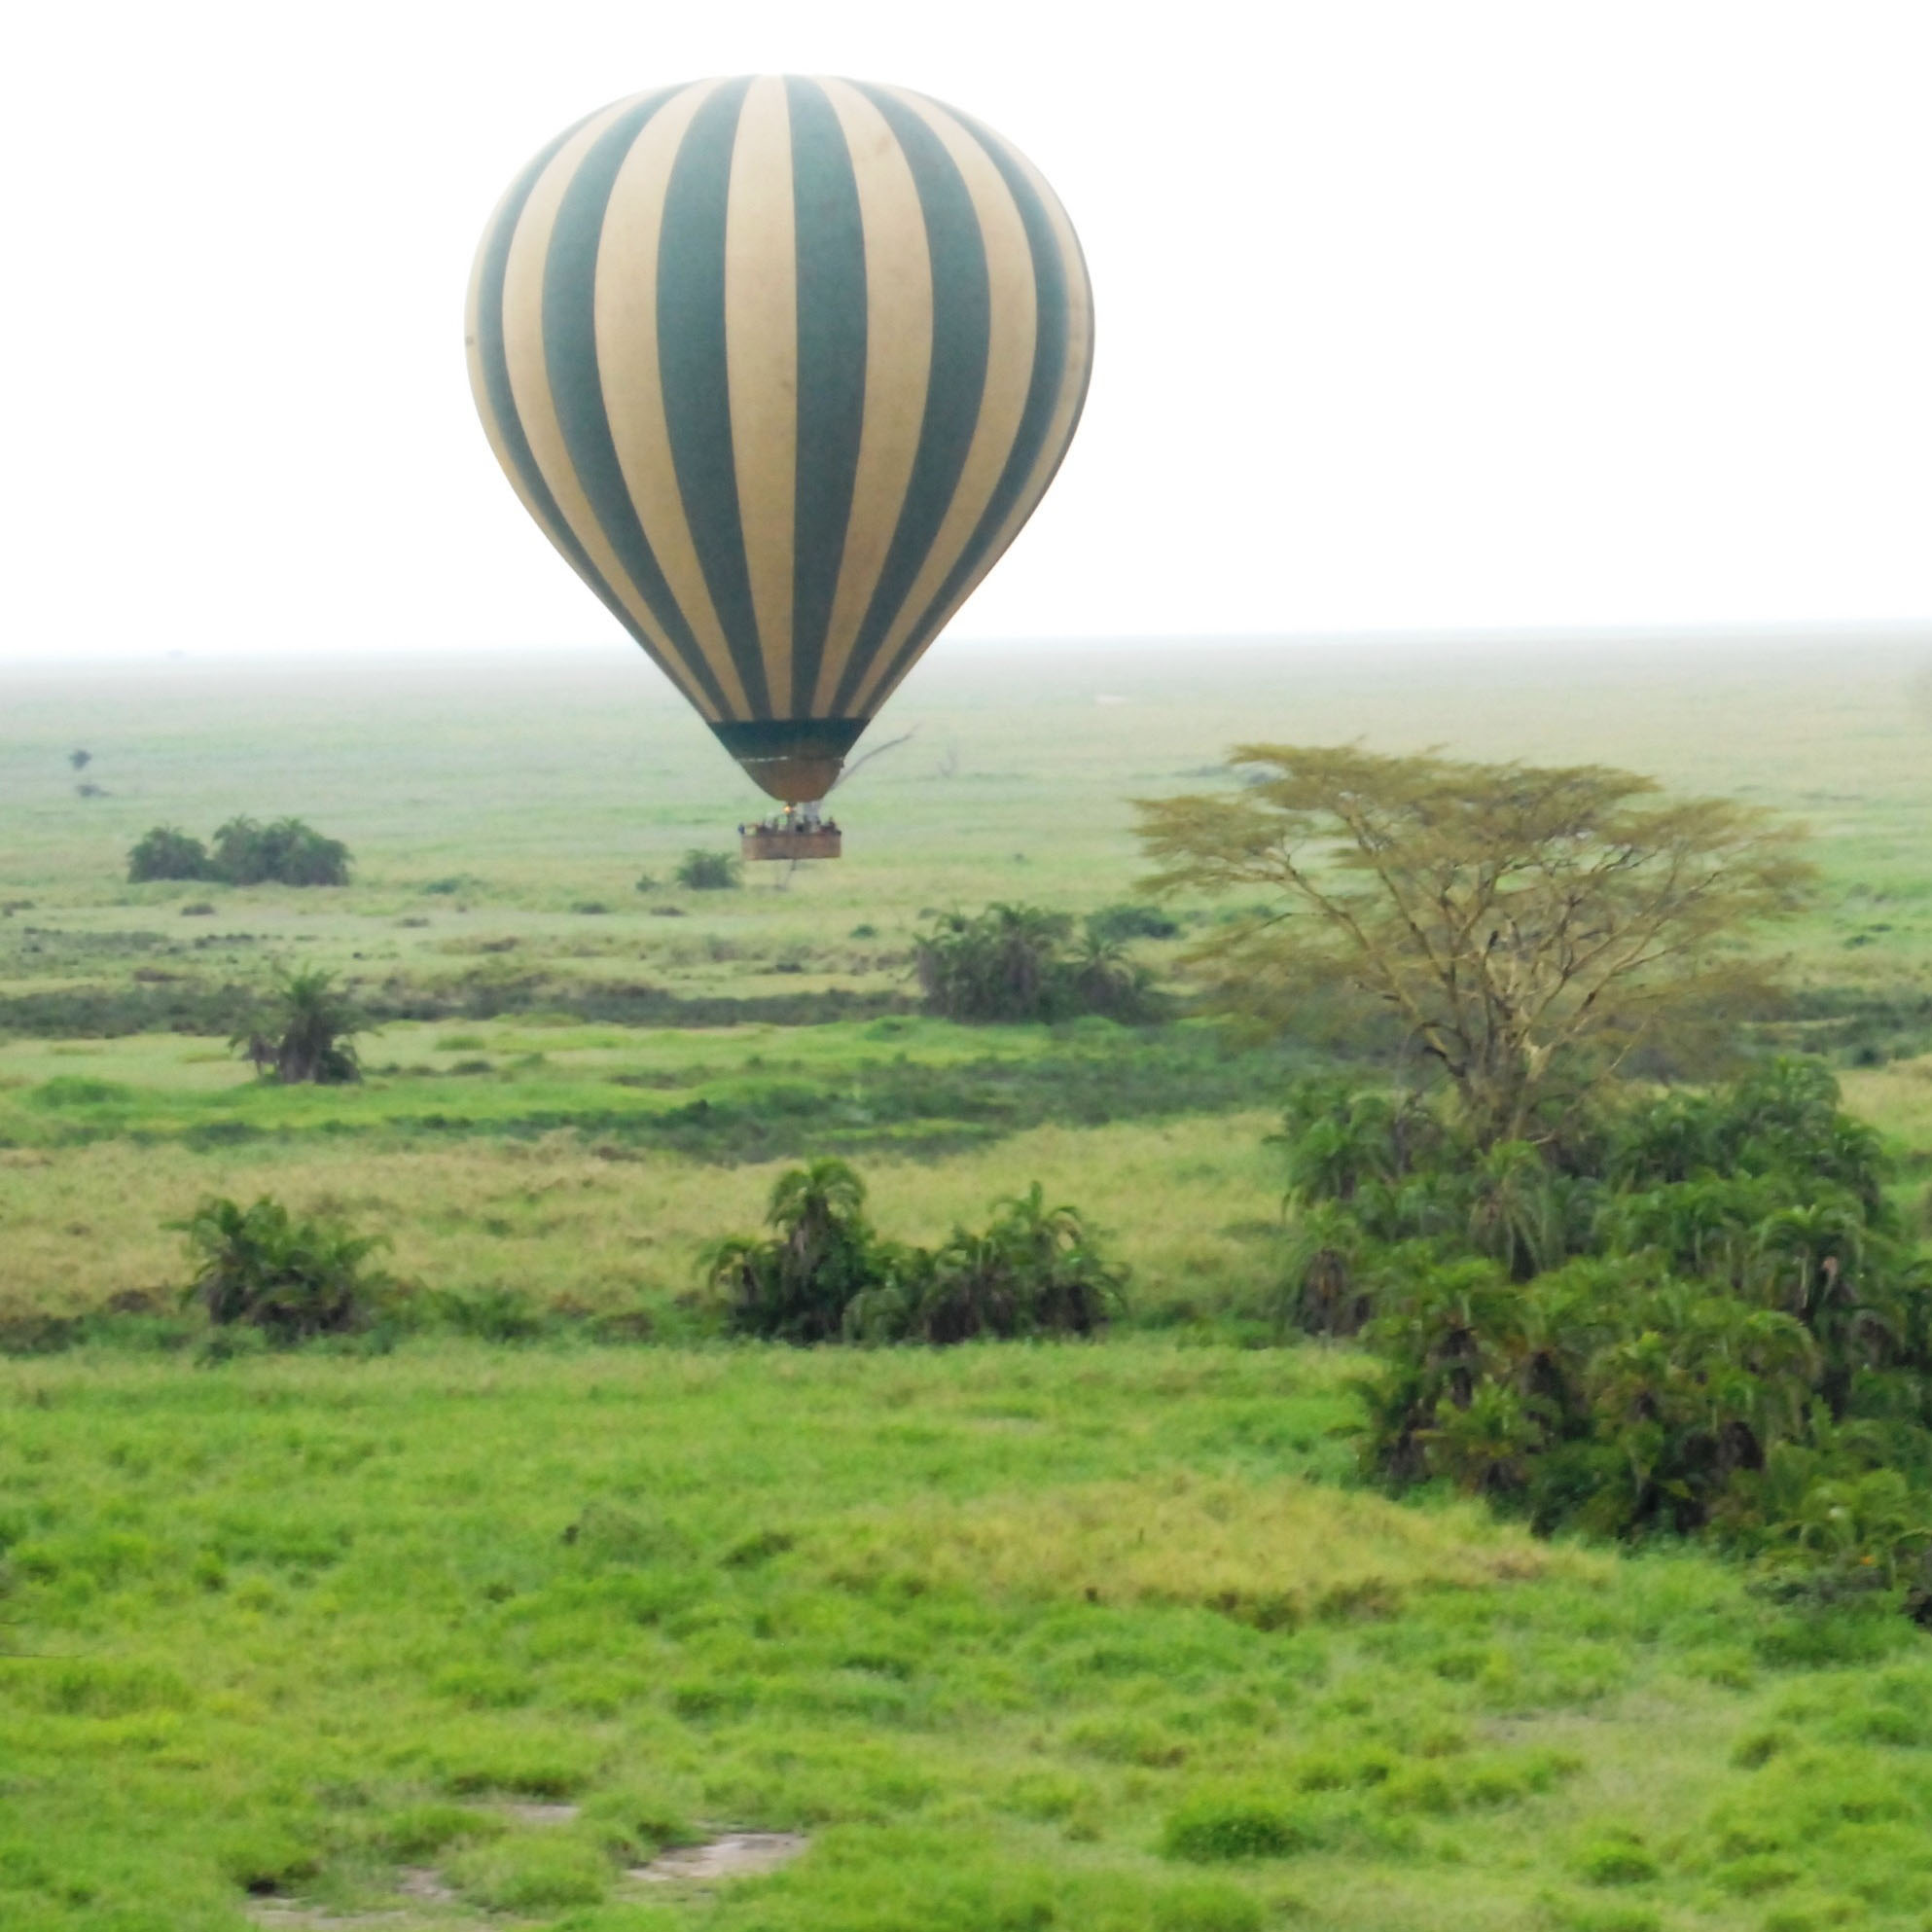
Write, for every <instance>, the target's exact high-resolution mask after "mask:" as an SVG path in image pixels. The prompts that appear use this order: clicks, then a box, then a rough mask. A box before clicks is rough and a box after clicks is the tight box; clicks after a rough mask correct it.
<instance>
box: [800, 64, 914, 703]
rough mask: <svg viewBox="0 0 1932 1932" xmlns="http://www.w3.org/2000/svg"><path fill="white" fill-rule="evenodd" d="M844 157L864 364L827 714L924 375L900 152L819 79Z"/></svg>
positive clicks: (888, 529)
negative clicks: (852, 205)
mask: <svg viewBox="0 0 1932 1932" xmlns="http://www.w3.org/2000/svg"><path fill="white" fill-rule="evenodd" d="M821 86H822V88H823V89H824V93H825V97H826V100H827V102H828V103H829V104H830V105H831V108H832V111H833V113H834V115H835V116H836V117H837V119H838V122H839V129H840V132H841V135H842V136H843V138H844V142H845V147H846V152H847V153H848V155H849V156H850V158H851V163H852V185H853V189H854V192H855V193H856V195H857V197H858V202H859V225H860V238H861V244H862V249H863V254H864V259H865V277H866V280H865V304H866V308H865V313H866V365H865V390H864V401H863V405H862V407H861V410H860V417H859V453H858V458H857V463H856V467H855V468H854V470H853V473H852V502H851V510H850V513H849V515H848V517H847V519H846V526H845V538H844V544H843V548H842V549H841V553H840V557H839V577H838V582H837V584H836V585H835V587H834V590H833V594H832V612H831V615H830V617H829V618H828V619H827V620H826V628H825V651H824V655H823V658H822V660H821V662H820V664H819V671H818V680H817V683H816V685H815V687H814V690H813V695H812V700H811V714H812V716H814V717H820V718H823V717H829V716H831V715H833V714H834V713H835V711H836V708H837V707H836V706H835V704H834V702H833V699H834V697H835V695H836V693H837V692H838V690H839V688H840V685H841V681H842V679H843V677H844V674H845V667H846V665H847V664H848V663H849V662H850V661H851V655H852V650H853V647H854V646H855V644H856V643H857V642H858V637H859V629H860V626H862V625H863V624H864V623H865V619H866V613H867V611H869V610H870V609H871V608H872V604H873V599H874V597H875V596H876V594H877V590H878V580H879V575H880V573H881V572H882V571H883V570H884V568H885V560H886V556H887V554H888V552H889V551H890V550H891V547H892V537H893V532H894V531H895V530H896V529H897V528H898V525H899V512H900V508H901V506H902V505H903V504H904V502H905V499H906V486H907V484H908V483H909V482H910V481H911V479H912V465H913V462H914V461H915V460H916V458H917V456H918V453H919V431H920V427H921V425H922V424H923V423H924V421H925V412H926V392H927V388H928V386H929V383H930V380H931V372H932V338H933V281H932V264H931V256H930V252H929V250H928V248H927V246H926V224H925V216H924V214H923V213H922V212H921V210H920V206H919V191H918V187H917V184H916V183H915V182H914V181H913V179H912V166H911V164H910V163H909V162H908V161H907V160H906V156H905V152H904V150H903V149H901V147H900V146H899V143H898V141H897V140H896V139H895V138H894V137H893V133H892V129H891V128H890V127H888V126H887V125H886V124H885V119H884V117H883V116H882V115H881V114H880V113H879V111H878V109H877V108H876V107H875V106H873V104H872V103H871V101H869V100H867V99H866V97H865V96H864V94H862V93H861V92H860V91H859V90H858V89H857V88H855V87H853V86H852V85H851V84H850V83H849V82H846V81H832V80H828V81H825V82H823V83H821Z"/></svg>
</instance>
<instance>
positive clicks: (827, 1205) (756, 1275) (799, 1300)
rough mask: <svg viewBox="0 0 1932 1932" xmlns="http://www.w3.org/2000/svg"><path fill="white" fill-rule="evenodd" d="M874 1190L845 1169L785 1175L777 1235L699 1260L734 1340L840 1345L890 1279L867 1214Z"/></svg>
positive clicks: (776, 1198) (774, 1207)
mask: <svg viewBox="0 0 1932 1932" xmlns="http://www.w3.org/2000/svg"><path fill="white" fill-rule="evenodd" d="M865 1201H866V1185H865V1182H864V1181H862V1180H861V1179H860V1178H859V1176H858V1175H857V1174H856V1173H855V1172H854V1171H853V1170H852V1169H851V1168H850V1167H849V1166H848V1165H846V1163H844V1162H843V1161H830V1160H828V1161H813V1162H811V1163H808V1164H807V1165H805V1166H803V1167H793V1168H791V1169H790V1170H789V1171H787V1172H786V1173H783V1174H781V1175H779V1177H778V1179H777V1181H776V1182H775V1183H774V1184H773V1186H772V1189H771V1199H770V1202H769V1206H768V1207H767V1208H766V1212H765V1221H766V1226H767V1227H769V1229H770V1230H771V1231H772V1232H771V1234H769V1235H768V1236H765V1237H759V1236H756V1235H736V1234H734V1235H727V1236H725V1237H724V1238H723V1239H721V1240H717V1241H713V1242H711V1243H710V1244H709V1245H708V1246H707V1247H706V1248H705V1249H704V1250H703V1251H702V1252H701V1254H700V1255H699V1258H698V1265H699V1267H700V1268H701V1269H702V1270H703V1273H704V1276H705V1279H706V1281H707V1282H708V1283H709V1285H710V1286H711V1287H712V1288H713V1289H714V1290H717V1291H719V1292H721V1293H723V1295H724V1296H725V1298H726V1310H725V1321H726V1326H727V1327H728V1328H729V1329H730V1331H731V1332H732V1333H733V1335H747V1336H756V1337H757V1338H759V1340H761V1341H765V1342H800V1343H808V1342H834V1341H837V1340H838V1339H839V1338H840V1336H841V1334H842V1333H843V1328H844V1319H845V1310H846V1308H847V1307H848V1306H850V1304H851V1303H852V1302H853V1300H854V1299H855V1298H856V1297H857V1296H859V1295H860V1294H862V1293H863V1292H865V1291H866V1290H867V1289H869V1288H874V1287H877V1285H879V1283H880V1282H881V1280H883V1279H884V1278H886V1277H887V1275H888V1274H889V1272H890V1269H889V1257H888V1256H887V1255H886V1254H885V1253H884V1252H883V1251H882V1250H881V1247H880V1243H879V1241H878V1238H877V1235H876V1234H874V1233H873V1229H872V1224H871V1222H870V1221H868V1220H867V1218H866V1212H865Z"/></svg>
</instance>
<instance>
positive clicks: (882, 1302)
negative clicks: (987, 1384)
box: [701, 1161, 1127, 1343]
mask: <svg viewBox="0 0 1932 1932" xmlns="http://www.w3.org/2000/svg"><path fill="white" fill-rule="evenodd" d="M865 1199H866V1190H865V1183H864V1182H863V1181H862V1180H861V1179H860V1178H859V1176H858V1175H857V1174H856V1173H854V1172H853V1171H852V1169H851V1168H850V1167H848V1166H847V1165H846V1164H845V1163H844V1162H842V1161H814V1162H812V1163H810V1164H809V1165H807V1166H804V1167H794V1168H793V1169H791V1171H790V1172H788V1173H786V1174H783V1175H781V1176H780V1177H779V1179H778V1181H777V1183H776V1185H775V1186H774V1187H773V1189H772V1191H771V1203H770V1207H769V1211H768V1213H767V1215H766V1223H767V1225H768V1227H769V1228H770V1230H771V1233H770V1234H769V1235H763V1236H760V1235H733V1236H729V1237H728V1238H726V1239H724V1240H720V1241H715V1242H713V1243H712V1244H711V1245H710V1247H709V1248H707V1249H706V1250H705V1252H704V1255H703V1257H702V1262H701V1265H702V1267H703V1270H704V1273H705V1277H706V1279H707V1281H708V1282H709V1284H710V1286H711V1287H712V1288H713V1289H714V1290H715V1291H717V1292H718V1293H720V1294H721V1295H722V1296H723V1297H724V1299H725V1308H726V1322H727V1326H728V1327H729V1328H730V1330H731V1332H732V1333H733V1334H734V1335H745V1336H756V1337H758V1338H760V1339H761V1340H764V1341H769V1342H798V1343H810V1342H840V1341H850V1342H936V1343H946V1342H966V1341H970V1340H972V1339H973V1338H974V1337H976V1336H993V1337H1001V1338H1006V1339H1011V1338H1015V1337H1020V1336H1035V1335H1091V1334H1093V1333H1095V1332H1096V1331H1097V1330H1099V1329H1101V1328H1103V1327H1105V1326H1106V1324H1107V1323H1108V1322H1109V1321H1110V1320H1112V1319H1113V1318H1114V1316H1116V1315H1117V1314H1119V1313H1120V1312H1122V1310H1123V1307H1124V1296H1125V1291H1126V1287H1127V1274H1126V1270H1123V1269H1120V1268H1117V1267H1116V1266H1114V1265H1113V1264H1112V1263H1111V1262H1110V1261H1109V1260H1108V1259H1107V1258H1106V1256H1105V1255H1104V1254H1103V1253H1102V1252H1101V1250H1100V1247H1099V1245H1098V1243H1097V1242H1096V1241H1095V1239H1094V1237H1093V1234H1092V1233H1091V1230H1090V1229H1089V1228H1088V1226H1087V1224H1086V1222H1085V1221H1084V1220H1083V1219H1082V1218H1081V1216H1080V1214H1079V1213H1078V1212H1077V1210H1075V1209H1073V1208H1071V1207H1049V1206H1048V1205H1047V1204H1046V1199H1045V1197H1044V1196H1043V1195H1042V1193H1041V1190H1040V1187H1039V1184H1038V1183H1037V1182H1035V1183H1034V1185H1033V1187H1032V1188H1031V1190H1030V1191H1029V1192H1028V1193H1026V1194H1024V1195H1022V1196H1020V1198H1019V1199H1014V1200H1007V1201H1002V1202H1000V1203H999V1204H998V1206H997V1207H996V1208H995V1210H994V1213H993V1218H992V1220H991V1222H990V1223H989V1224H988V1225H987V1226H986V1227H985V1228H984V1230H982V1231H980V1232H978V1233H974V1232H973V1231H971V1230H969V1229H965V1228H955V1229H954V1230H953V1232H952V1234H951V1235H950V1237H949V1238H948V1239H947V1240H946V1241H944V1242H942V1243H941V1245H940V1246H939V1247H937V1248H921V1247H912V1246H908V1245H906V1244H904V1243H902V1242H898V1241H888V1240H884V1239H881V1238H880V1236H879V1235H878V1234H877V1233H876V1232H875V1230H874V1229H873V1226H872V1224H871V1222H870V1221H869V1220H868V1219H867V1216H866V1211H865Z"/></svg>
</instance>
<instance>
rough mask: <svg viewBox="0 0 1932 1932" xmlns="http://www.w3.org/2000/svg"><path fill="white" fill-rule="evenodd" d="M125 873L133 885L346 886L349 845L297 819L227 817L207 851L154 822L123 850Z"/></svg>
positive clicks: (186, 837) (179, 832) (205, 848)
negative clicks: (161, 881) (266, 821)
mask: <svg viewBox="0 0 1932 1932" xmlns="http://www.w3.org/2000/svg"><path fill="white" fill-rule="evenodd" d="M127 877H128V879H129V880H130V881H131V882H133V883H135V884H139V883H141V882H142V881H143V880H146V879H155V878H195V879H220V880H221V881H223V882H224V883H225V884H228V885H261V884H264V883H268V882H273V883H275V884H278V885H346V884H347V883H348V882H349V848H348V847H347V846H346V845H344V844H343V843H342V842H341V841H340V839H325V838H324V837H323V836H322V835H321V833H319V832H317V831H315V830H314V829H313V828H312V827H310V826H307V825H304V823H303V821H302V820H301V819H299V818H280V819H277V820H276V821H275V822H274V823H273V824H272V825H259V824H257V823H256V821H255V820H254V819H252V818H232V819H230V820H229V822H228V823H227V824H226V825H224V826H222V827H221V828H220V829H219V830H218V831H217V832H216V834H215V840H214V849H213V850H212V851H210V850H209V849H208V847H207V846H205V845H203V844H202V842H201V841H200V840H198V839H195V838H191V837H190V836H189V835H188V834H187V833H185V832H182V831H179V830H177V829H176V828H175V827H173V826H171V825H157V826H155V827H154V828H153V829H152V830H151V831H149V832H147V833H145V834H144V835H143V836H142V838H141V840H140V841H139V842H138V843H137V844H136V845H135V846H134V849H133V850H132V851H131V852H129V853H128V855H127Z"/></svg>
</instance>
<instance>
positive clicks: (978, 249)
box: [832, 87, 991, 716]
mask: <svg viewBox="0 0 1932 1932" xmlns="http://www.w3.org/2000/svg"><path fill="white" fill-rule="evenodd" d="M860 91H861V92H862V93H863V94H864V95H865V96H866V98H867V99H868V100H869V101H871V103H872V104H873V106H874V107H876V108H877V110H878V112H879V114H880V115H881V116H882V117H883V119H884V121H885V124H886V125H887V126H888V127H890V128H891V130H892V134H893V138H894V139H895V140H896V141H897V142H898V143H899V147H900V150H901V152H902V153H903V154H904V155H905V157H906V160H907V161H908V163H909V164H910V165H911V167H912V183H913V186H914V187H915V188H916V189H917V191H918V197H919V209H920V212H921V214H922V215H923V217H924V219H925V226H926V250H927V257H928V260H929V261H930V263H931V266H932V288H933V335H932V344H933V346H932V373H931V376H930V379H929V381H928V383H927V387H926V407H925V416H924V420H923V421H922V422H921V423H920V425H919V448H918V454H917V455H916V456H915V457H914V458H913V461H912V477H911V478H910V479H909V481H908V483H907V486H906V495H905V499H904V501H903V502H902V503H901V505H900V509H899V520H898V527H897V528H896V529H895V530H894V532H893V535H892V543H891V546H890V548H889V549H888V550H887V552H886V557H885V566H884V568H883V569H882V570H881V571H880V573H879V581H878V587H877V590H875V591H874V593H873V600H872V606H871V608H870V609H869V610H868V611H867V612H866V616H865V622H864V623H863V624H862V625H861V626H860V627H859V635H858V638H857V640H856V641H855V642H854V644H853V647H852V654H851V657H850V658H849V659H848V660H847V662H846V664H845V670H844V675H843V676H842V677H841V679H840V682H839V688H838V691H837V692H836V693H835V695H834V698H833V702H832V710H833V713H834V715H835V716H836V715H839V714H841V713H843V712H847V711H850V710H852V709H853V708H854V705H853V700H854V698H857V696H858V693H859V688H860V686H861V685H862V683H863V682H864V680H865V677H866V674H867V673H868V672H869V671H870V670H871V669H872V662H873V659H874V658H875V657H876V656H877V652H878V649H879V646H880V644H881V643H883V641H884V639H885V635H886V633H887V631H888V630H889V629H890V628H891V626H892V621H893V619H894V618H895V617H896V616H897V615H898V613H899V609H900V607H901V605H902V604H904V602H905V601H906V596H907V593H908V592H909V591H910V590H912V584H913V582H914V580H915V579H916V578H917V576H918V574H919V570H920V567H921V566H922V565H923V563H924V562H925V559H926V554H927V553H928V552H929V551H930V550H931V548H932V544H933V539H934V537H935V536H936V535H937V534H938V531H939V527H940V524H941V523H942V521H944V519H945V517H946V512H947V508H948V505H949V504H950V503H951V501H952V496H953V491H954V490H955V489H956V488H957V487H958V483H959V473H960V471H961V469H962V468H963V467H964V466H965V462H966V452H967V450H968V448H969V447H970V446H971V444H972V440H973V430H974V427H975V425H976V424H977V422H978V421H979V415H980V403H981V398H982V396H983V394H984V388H985V378H986V354H987V343H988V339H989V337H990V334H991V315H990V313H989V309H990V304H991V290H990V287H989V284H988V280H987V274H986V252H985V247H984V243H983V241H982V240H981V235H980V222H979V216H978V214H977V212H976V211H975V209H974V206H973V197H972V195H971V194H970V192H969V191H968V189H967V186H966V184H965V182H964V181H963V180H961V179H960V175H959V170H958V168H957V167H956V166H955V165H954V164H953V161H952V158H951V156H949V155H948V153H947V151H946V147H945V144H944V143H943V142H942V141H941V140H940V139H939V137H938V135H936V134H935V133H934V132H933V130H932V129H931V127H929V126H928V125H926V123H925V122H924V121H923V120H922V119H921V118H920V117H919V116H918V115H916V114H915V113H913V112H912V109H910V108H909V107H907V106H906V105H905V103H904V102H902V101H900V100H898V99H896V98H895V97H894V96H893V95H892V94H891V93H890V92H889V91H888V90H887V89H883V88H874V87H862V88H861V89H860Z"/></svg>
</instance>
